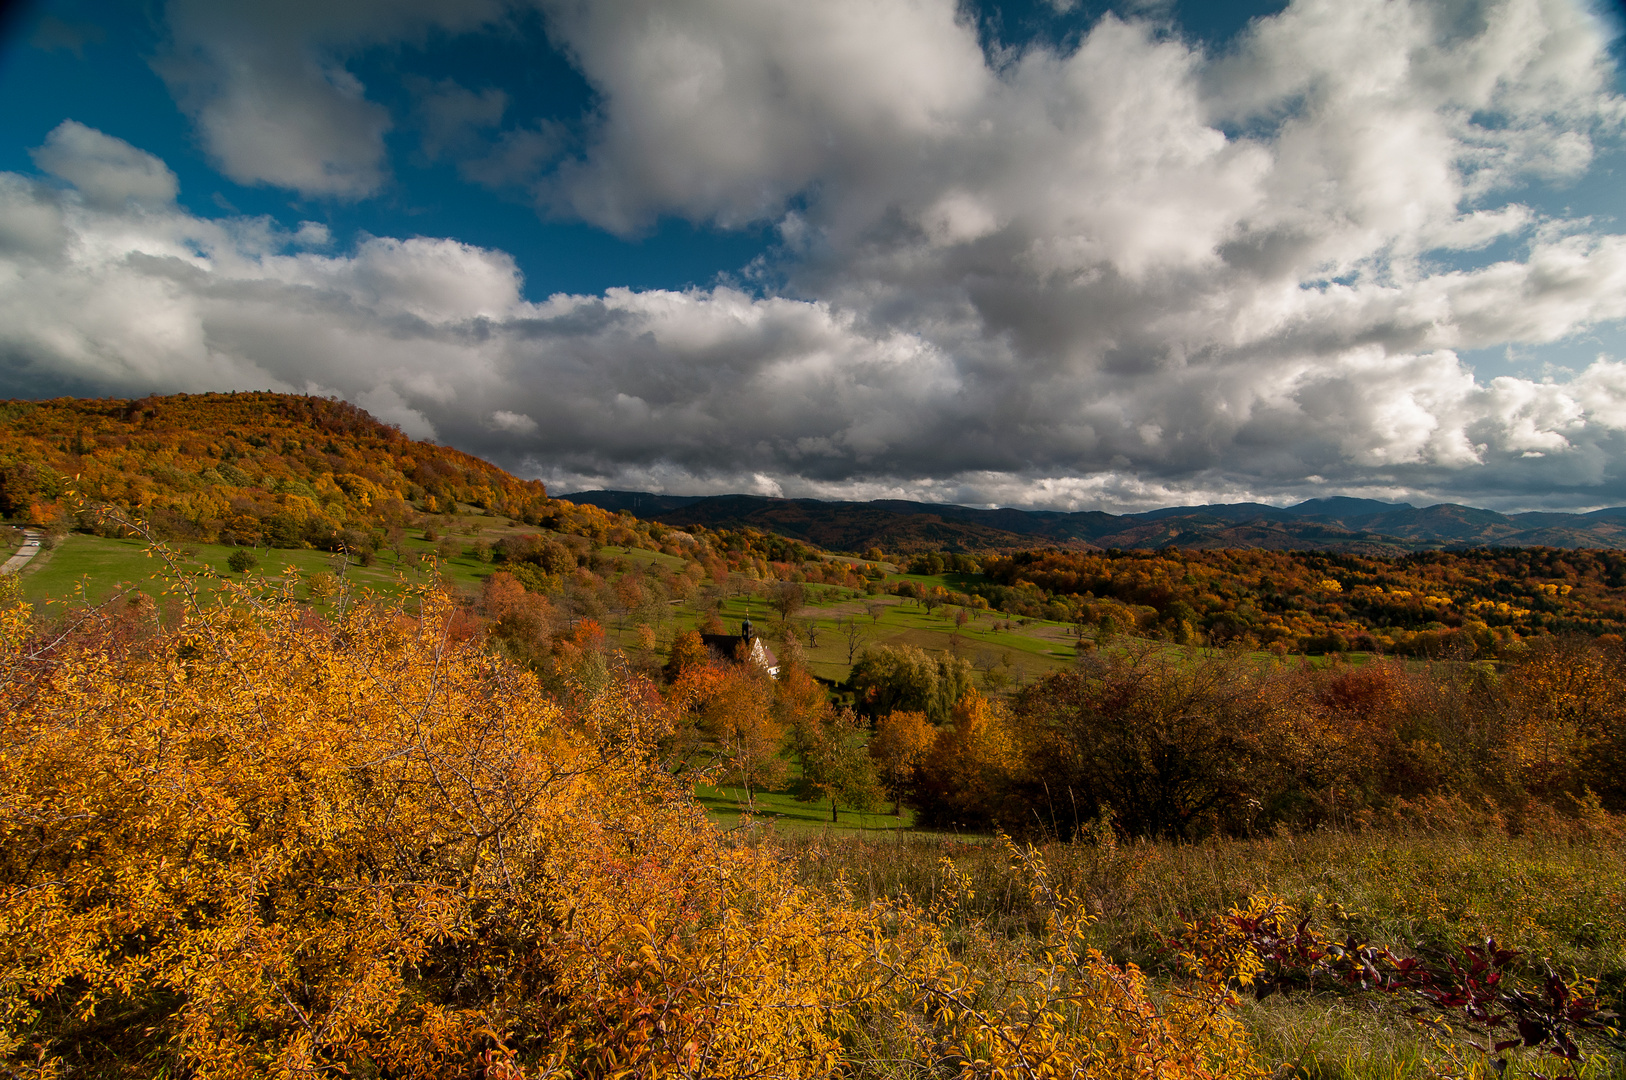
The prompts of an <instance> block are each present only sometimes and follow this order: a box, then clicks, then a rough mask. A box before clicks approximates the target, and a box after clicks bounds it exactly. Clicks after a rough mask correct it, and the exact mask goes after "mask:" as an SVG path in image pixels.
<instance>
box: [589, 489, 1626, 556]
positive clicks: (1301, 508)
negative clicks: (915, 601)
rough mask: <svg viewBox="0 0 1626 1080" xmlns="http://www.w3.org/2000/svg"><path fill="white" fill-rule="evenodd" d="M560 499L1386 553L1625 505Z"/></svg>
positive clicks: (909, 528) (824, 543) (837, 520)
mask: <svg viewBox="0 0 1626 1080" xmlns="http://www.w3.org/2000/svg"><path fill="white" fill-rule="evenodd" d="M561 498H563V499H565V500H567V501H570V502H575V503H587V504H591V505H593V506H598V507H602V508H603V509H605V510H609V511H612V512H623V511H625V512H629V513H632V514H635V515H637V516H638V517H641V518H648V519H652V520H656V521H660V522H662V523H664V524H668V525H676V526H695V525H704V526H706V527H708V528H738V527H741V526H750V527H752V528H757V529H761V530H763V531H765V532H774V533H778V534H780V535H782V536H788V537H792V538H794V539H798V540H803V541H805V542H808V543H812V544H817V545H818V546H820V547H824V548H828V549H831V550H836V551H866V550H868V549H869V548H872V547H879V548H882V549H884V550H886V551H891V552H903V553H911V552H915V551H922V550H928V549H947V550H965V551H1019V550H1023V549H1026V548H1033V547H1043V546H1055V547H1061V548H1072V549H1080V550H1095V549H1111V548H1123V549H1136V548H1141V549H1145V548H1150V549H1159V548H1198V549H1201V548H1268V549H1271V550H1277V551H1312V550H1314V551H1342V552H1348V553H1351V554H1366V555H1396V554H1401V553H1404V552H1409V551H1429V550H1440V549H1444V548H1465V547H1487V546H1491V547H1558V548H1626V508H1620V507H1613V508H1609V509H1605V510H1596V511H1593V512H1592V513H1589V514H1562V513H1548V512H1533V513H1526V514H1511V515H1509V514H1499V513H1497V512H1495V511H1493V510H1481V509H1478V508H1475V507H1471V506H1459V505H1456V504H1453V503H1441V504H1438V505H1435V506H1427V507H1421V508H1419V507H1415V506H1412V505H1410V504H1406V503H1384V502H1378V501H1376V500H1371V499H1350V498H1343V497H1334V498H1326V499H1312V500H1310V501H1308V502H1304V503H1300V504H1298V505H1297V506H1290V507H1275V506H1268V505H1265V504H1263V503H1233V504H1216V505H1209V506H1177V507H1167V508H1165V509H1161V510H1152V511H1148V512H1145V513H1140V514H1108V513H1103V512H1100V511H1083V512H1078V513H1065V512H1060V511H1046V510H1016V509H1011V508H1001V509H982V508H978V507H969V506H951V505H942V504H934V503H916V502H906V501H901V500H882V501H876V502H825V501H821V500H817V499H776V498H770V497H768V496H762V495H719V496H680V495H652V494H648V493H645V492H630V491H585V492H580V493H577V494H574V495H564V496H561Z"/></svg>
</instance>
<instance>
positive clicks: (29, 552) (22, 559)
mask: <svg viewBox="0 0 1626 1080" xmlns="http://www.w3.org/2000/svg"><path fill="white" fill-rule="evenodd" d="M23 536H24V537H25V539H24V540H23V546H22V547H20V548H18V549H17V554H15V555H13V556H12V557H11V558H9V559H7V560H6V562H5V565H4V566H0V574H17V573H21V572H22V569H23V567H25V566H27V565H28V560H30V559H32V558H33V557H34V556H36V555H38V554H39V553H40V534H39V533H37V532H35V531H34V530H33V529H24V530H23Z"/></svg>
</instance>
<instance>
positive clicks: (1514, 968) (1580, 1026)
mask: <svg viewBox="0 0 1626 1080" xmlns="http://www.w3.org/2000/svg"><path fill="white" fill-rule="evenodd" d="M1175 944H1176V946H1177V948H1178V956H1179V958H1180V961H1181V963H1182V964H1183V966H1184V967H1185V968H1186V971H1187V973H1188V974H1189V975H1190V976H1192V977H1194V978H1196V979H1198V980H1200V981H1205V982H1210V983H1216V984H1226V983H1229V984H1235V985H1238V986H1240V987H1242V988H1244V989H1250V990H1252V991H1253V993H1254V996H1255V997H1256V998H1257V999H1258V1000H1260V1001H1263V1000H1264V999H1265V998H1267V997H1269V996H1270V995H1271V994H1274V993H1276V992H1278V991H1281V992H1284V993H1285V992H1287V991H1289V990H1291V989H1302V988H1304V987H1306V986H1308V985H1311V984H1312V983H1313V981H1314V980H1315V978H1316V976H1318V975H1319V976H1321V977H1322V979H1323V980H1324V982H1327V983H1332V984H1334V985H1338V984H1342V985H1343V986H1346V987H1351V988H1358V989H1360V990H1364V991H1376V992H1379V993H1385V994H1403V995H1406V996H1408V997H1409V998H1411V999H1412V1000H1414V1001H1415V1002H1417V1004H1414V1005H1413V1006H1412V1007H1411V1009H1410V1010H1409V1012H1410V1014H1411V1015H1412V1016H1413V1017H1415V1018H1416V1019H1417V1020H1418V1021H1419V1022H1420V1023H1422V1024H1424V1025H1426V1026H1428V1027H1429V1028H1431V1029H1432V1030H1434V1031H1435V1032H1438V1033H1440V1034H1441V1035H1443V1036H1445V1037H1446V1038H1445V1039H1441V1040H1439V1042H1440V1044H1441V1045H1442V1048H1443V1049H1444V1050H1445V1051H1446V1053H1447V1054H1448V1055H1449V1056H1451V1057H1452V1058H1454V1059H1455V1058H1457V1057H1458V1049H1457V1047H1456V1046H1455V1045H1454V1043H1453V1042H1452V1041H1450V1037H1451V1036H1453V1035H1455V1034H1456V1033H1457V1031H1462V1032H1466V1033H1467V1035H1468V1037H1467V1039H1466V1040H1465V1041H1466V1046H1467V1048H1468V1049H1472V1050H1473V1051H1476V1052H1477V1053H1478V1055H1479V1056H1480V1058H1481V1059H1482V1061H1483V1062H1484V1063H1486V1064H1487V1065H1489V1067H1490V1070H1491V1071H1493V1072H1494V1073H1495V1074H1496V1075H1502V1074H1503V1073H1505V1072H1506V1071H1507V1067H1508V1060H1509V1059H1508V1057H1507V1054H1508V1052H1509V1051H1513V1050H1525V1049H1533V1050H1537V1051H1541V1052H1545V1053H1547V1054H1550V1055H1552V1056H1554V1057H1558V1058H1560V1059H1562V1060H1563V1061H1564V1062H1565V1063H1566V1064H1567V1065H1568V1066H1569V1069H1570V1075H1571V1076H1576V1077H1578V1076H1579V1075H1580V1066H1581V1065H1582V1063H1583V1061H1584V1054H1583V1053H1582V1051H1581V1048H1580V1045H1579V1043H1578V1037H1579V1036H1581V1035H1582V1033H1585V1032H1597V1033H1602V1034H1604V1035H1607V1036H1613V1037H1616V1038H1617V1039H1618V1037H1619V1035H1620V1031H1619V1030H1618V1029H1617V1028H1616V1027H1614V1026H1613V1021H1615V1020H1617V1019H1618V1017H1617V1016H1616V1015H1615V1014H1614V1013H1612V1012H1609V1011H1608V1010H1606V1009H1602V1008H1600V1007H1599V1004H1598V1001H1597V999H1596V996H1595V994H1596V990H1595V987H1593V986H1589V985H1586V984H1584V983H1583V984H1582V985H1580V986H1573V985H1571V983H1570V982H1569V981H1566V979H1565V978H1564V977H1563V976H1561V975H1560V974H1558V973H1557V972H1555V971H1553V970H1551V969H1550V968H1549V969H1547V970H1546V971H1545V972H1544V973H1543V976H1542V977H1541V978H1540V980H1539V983H1540V985H1539V987H1537V986H1533V985H1528V984H1527V985H1524V986H1520V985H1519V975H1520V974H1521V972H1520V970H1519V968H1520V966H1521V965H1520V964H1519V961H1520V958H1521V954H1520V952H1519V951H1518V950H1516V949H1508V948H1505V947H1503V946H1502V945H1501V944H1499V943H1498V942H1497V940H1496V939H1495V938H1494V937H1488V938H1486V939H1484V940H1483V941H1482V942H1478V943H1475V944H1470V945H1464V946H1462V947H1461V948H1460V949H1459V950H1457V951H1456V953H1455V954H1447V955H1445V956H1443V957H1440V958H1437V959H1431V958H1428V957H1423V956H1398V955H1396V954H1395V953H1394V952H1393V951H1392V950H1390V949H1388V948H1385V947H1381V946H1373V945H1371V944H1368V943H1365V942H1362V941H1361V940H1360V939H1358V938H1356V937H1355V936H1353V935H1346V936H1345V937H1344V939H1343V940H1342V941H1339V940H1337V939H1336V938H1335V937H1328V936H1327V934H1326V933H1325V932H1324V931H1323V930H1321V929H1320V928H1319V927H1317V926H1315V925H1313V917H1312V916H1311V915H1304V916H1302V917H1300V913H1299V912H1298V911H1296V910H1295V909H1294V907H1293V906H1292V905H1291V904H1289V903H1287V902H1286V901H1284V900H1282V899H1281V898H1280V897H1274V896H1269V895H1264V896H1253V897H1250V898H1249V899H1248V901H1247V903H1246V904H1245V905H1242V906H1239V907H1233V908H1232V909H1231V910H1230V911H1229V912H1228V913H1227V914H1226V915H1225V916H1224V917H1222V918H1212V919H1197V920H1193V921H1191V922H1188V923H1186V924H1185V925H1184V927H1183V933H1182V934H1181V937H1180V939H1179V940H1178V941H1177V942H1176V943H1175ZM1453 1027H1454V1028H1455V1029H1456V1030H1455V1031H1454V1030H1453ZM1504 1036H1511V1037H1504ZM1537 1075H1540V1074H1537Z"/></svg>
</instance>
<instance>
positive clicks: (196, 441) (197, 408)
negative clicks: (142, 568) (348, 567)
mask: <svg viewBox="0 0 1626 1080" xmlns="http://www.w3.org/2000/svg"><path fill="white" fill-rule="evenodd" d="M75 492H77V494H78V495H79V496H82V497H83V500H88V501H89V503H98V502H100V503H108V504H112V505H115V506H118V507H120V508H122V509H124V510H126V511H137V512H139V515H140V516H142V517H143V518H145V519H146V520H148V521H149V522H150V523H151V525H152V527H153V528H154V529H155V531H157V532H158V533H159V534H160V535H161V536H164V537H166V538H170V539H180V540H188V541H197V542H219V543H227V544H242V545H262V544H263V545H267V546H272V547H285V548H298V547H316V548H324V549H330V550H331V549H335V548H337V547H338V546H340V545H341V544H345V543H346V542H347V533H348V534H351V535H350V536H349V537H348V542H351V543H352V544H353V543H354V541H355V540H356V539H357V537H356V536H355V535H354V534H357V533H363V532H371V531H374V530H386V531H387V530H389V529H392V528H399V527H401V526H403V525H404V524H406V523H407V521H408V519H409V518H410V517H411V516H412V515H413V514H416V513H431V514H433V513H441V512H447V511H450V510H452V509H453V508H454V507H456V506H457V505H459V504H462V505H465V506H472V507H478V508H480V509H482V510H486V511H489V512H492V513H500V514H504V515H507V516H508V517H512V518H514V519H516V520H519V521H523V522H525V523H527V524H538V523H540V522H542V521H544V520H545V519H546V518H548V517H549V515H554V516H557V515H559V514H561V513H576V511H575V509H574V508H573V507H571V506H570V504H561V503H556V502H552V501H550V500H549V499H548V497H547V491H546V490H545V488H544V487H543V485H542V484H541V483H540V482H538V481H534V480H520V479H518V478H517V477H514V476H511V475H509V474H508V473H506V472H504V471H503V470H502V469H499V468H497V467H496V466H495V465H492V464H490V463H488V462H485V461H481V460H480V459H479V458H476V457H473V456H471V455H469V454H465V453H463V452H461V451H458V450H453V449H451V448H450V447H446V446H437V445H435V444H433V443H427V442H420V441H417V440H414V439H409V438H408V437H407V436H405V435H404V434H402V433H401V432H400V431H399V430H398V429H396V428H393V427H390V426H389V425H386V424H383V423H380V422H379V421H378V420H376V419H374V418H373V417H372V416H370V415H368V414H367V413H366V412H364V411H362V410H361V409H359V408H357V407H355V406H354V405H350V404H348V403H346V402H343V401H337V400H331V399H327V398H318V397H306V396H298V395H290V394H272V393H244V394H195V395H188V394H177V395H174V396H170V397H148V398H143V399H140V400H138V401H122V400H115V399H99V400H79V399H72V398H59V399H56V400H53V401H39V402H33V401H7V402H3V403H0V516H3V517H5V518H7V519H10V520H13V521H19V522H26V523H30V524H34V525H39V526H46V527H52V526H55V527H59V528H95V527H96V525H95V521H94V513H93V511H92V510H91V509H90V508H89V507H88V506H87V505H84V504H83V503H82V502H81V501H79V500H76V498H75ZM600 516H601V517H607V516H605V515H600Z"/></svg>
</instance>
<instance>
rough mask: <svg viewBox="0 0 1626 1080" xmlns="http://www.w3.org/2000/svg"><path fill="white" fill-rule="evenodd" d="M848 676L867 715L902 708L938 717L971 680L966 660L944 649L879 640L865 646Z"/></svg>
mask: <svg viewBox="0 0 1626 1080" xmlns="http://www.w3.org/2000/svg"><path fill="white" fill-rule="evenodd" d="M848 682H849V684H850V685H851V686H852V688H853V692H854V695H855V697H856V699H857V702H858V709H859V711H860V712H862V713H864V714H865V715H867V716H880V715H885V714H886V713H890V712H895V711H897V710H899V709H906V710H914V711H917V712H923V713H925V714H926V716H927V717H928V718H930V719H931V721H932V722H933V723H942V722H943V721H944V720H946V719H948V715H949V712H950V711H951V710H952V709H953V708H954V704H955V702H957V701H959V700H960V698H961V697H962V696H964V694H965V692H966V691H967V690H969V689H970V688H971V686H972V676H971V664H970V662H969V661H966V660H963V659H961V658H959V657H956V656H949V655H947V654H942V655H938V656H928V655H927V654H926V653H925V652H924V651H923V650H921V649H917V648H915V647H914V646H912V645H900V646H898V647H896V648H893V647H891V646H886V645H881V646H877V647H874V648H869V649H865V650H864V652H863V653H862V655H860V656H859V658H858V663H856V664H854V665H853V669H852V675H851V676H850V678H849V679H848Z"/></svg>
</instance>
